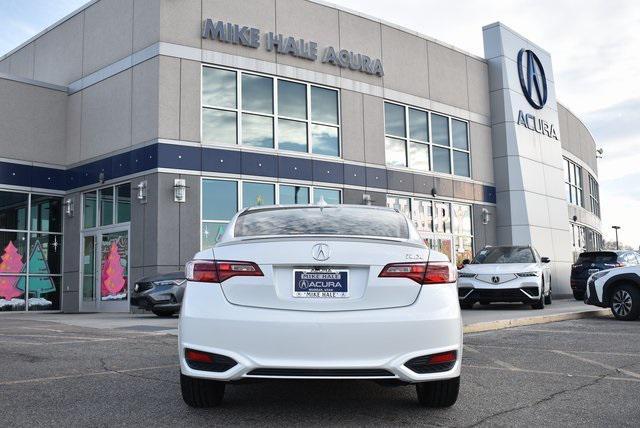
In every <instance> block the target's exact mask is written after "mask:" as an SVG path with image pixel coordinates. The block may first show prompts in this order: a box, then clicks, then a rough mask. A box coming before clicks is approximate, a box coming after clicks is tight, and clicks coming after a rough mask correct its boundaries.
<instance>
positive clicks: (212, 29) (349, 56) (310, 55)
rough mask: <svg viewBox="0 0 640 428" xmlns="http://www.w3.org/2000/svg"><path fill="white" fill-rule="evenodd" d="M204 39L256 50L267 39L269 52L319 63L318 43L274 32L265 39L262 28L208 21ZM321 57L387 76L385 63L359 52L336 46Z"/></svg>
mask: <svg viewBox="0 0 640 428" xmlns="http://www.w3.org/2000/svg"><path fill="white" fill-rule="evenodd" d="M202 38H203V39H211V40H217V41H219V42H223V43H230V44H233V45H240V46H246V47H249V48H253V49H258V48H259V47H260V45H261V40H260V39H261V38H263V39H264V45H265V49H266V50H267V51H269V52H272V51H275V52H277V53H278V54H282V55H291V56H294V57H297V58H302V59H306V60H309V61H317V60H318V57H319V56H318V44H317V43H316V42H313V41H305V40H304V39H296V38H294V37H291V36H283V35H282V34H274V33H273V32H269V33H266V34H265V35H264V37H261V36H260V30H259V29H258V28H252V27H247V26H241V25H238V24H232V23H230V22H223V21H215V22H214V21H213V20H211V19H206V20H205V21H204V23H203V25H202ZM319 58H320V61H321V62H322V63H325V64H331V65H335V66H336V67H340V68H348V69H350V70H356V71H361V72H363V73H366V74H371V75H375V76H379V77H382V76H384V70H383V68H382V61H380V60H379V59H373V58H371V57H369V56H367V55H364V54H360V53H357V52H351V51H348V50H346V49H341V50H338V51H336V49H335V48H334V47H333V46H327V47H325V48H324V50H323V51H322V55H320V57H319Z"/></svg>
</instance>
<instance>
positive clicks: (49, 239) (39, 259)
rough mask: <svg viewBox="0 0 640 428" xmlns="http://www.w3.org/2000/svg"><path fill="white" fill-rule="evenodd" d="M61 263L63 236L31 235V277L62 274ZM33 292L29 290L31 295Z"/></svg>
mask: <svg viewBox="0 0 640 428" xmlns="http://www.w3.org/2000/svg"><path fill="white" fill-rule="evenodd" d="M61 261H62V236H60V235H54V234H48V233H32V234H31V254H30V255H29V274H30V275H51V274H53V275H55V274H60V273H61ZM33 291H34V290H33V289H29V293H30V294H31V292H33Z"/></svg>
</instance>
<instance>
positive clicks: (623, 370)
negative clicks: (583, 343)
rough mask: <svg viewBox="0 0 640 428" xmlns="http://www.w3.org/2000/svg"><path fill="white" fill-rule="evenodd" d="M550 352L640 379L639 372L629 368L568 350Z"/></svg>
mask: <svg viewBox="0 0 640 428" xmlns="http://www.w3.org/2000/svg"><path fill="white" fill-rule="evenodd" d="M552 352H555V353H556V354H560V355H564V356H566V357H571V358H575V359H576V360H578V361H582V362H583V363H589V364H593V365H594V366H600V367H602V368H605V369H607V370H612V371H615V372H618V373H622V374H626V375H627V376H631V377H634V378H637V379H640V374H638V373H635V372H632V371H631V370H626V369H622V368H618V367H614V366H610V365H609V364H605V363H601V362H599V361H594V360H590V359H588V358H584V357H581V356H579V355H573V354H570V353H569V352H564V351H559V350H554V351H552Z"/></svg>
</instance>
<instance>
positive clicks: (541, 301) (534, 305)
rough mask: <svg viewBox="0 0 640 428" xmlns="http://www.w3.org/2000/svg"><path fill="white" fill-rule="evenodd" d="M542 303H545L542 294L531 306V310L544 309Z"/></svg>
mask: <svg viewBox="0 0 640 428" xmlns="http://www.w3.org/2000/svg"><path fill="white" fill-rule="evenodd" d="M544 301H545V298H544V293H540V299H539V300H538V301H537V302H535V303H534V304H533V305H531V307H532V308H533V309H544Z"/></svg>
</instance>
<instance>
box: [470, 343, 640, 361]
mask: <svg viewBox="0 0 640 428" xmlns="http://www.w3.org/2000/svg"><path fill="white" fill-rule="evenodd" d="M468 346H469V345H465V348H467V347H468ZM473 346H474V347H476V348H495V349H508V350H510V351H541V352H555V351H558V349H549V348H530V347H526V346H518V347H513V346H504V345H479V344H477V343H474V344H473ZM573 353H575V354H594V355H613V356H618V357H639V358H640V354H634V353H629V352H609V351H573Z"/></svg>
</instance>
